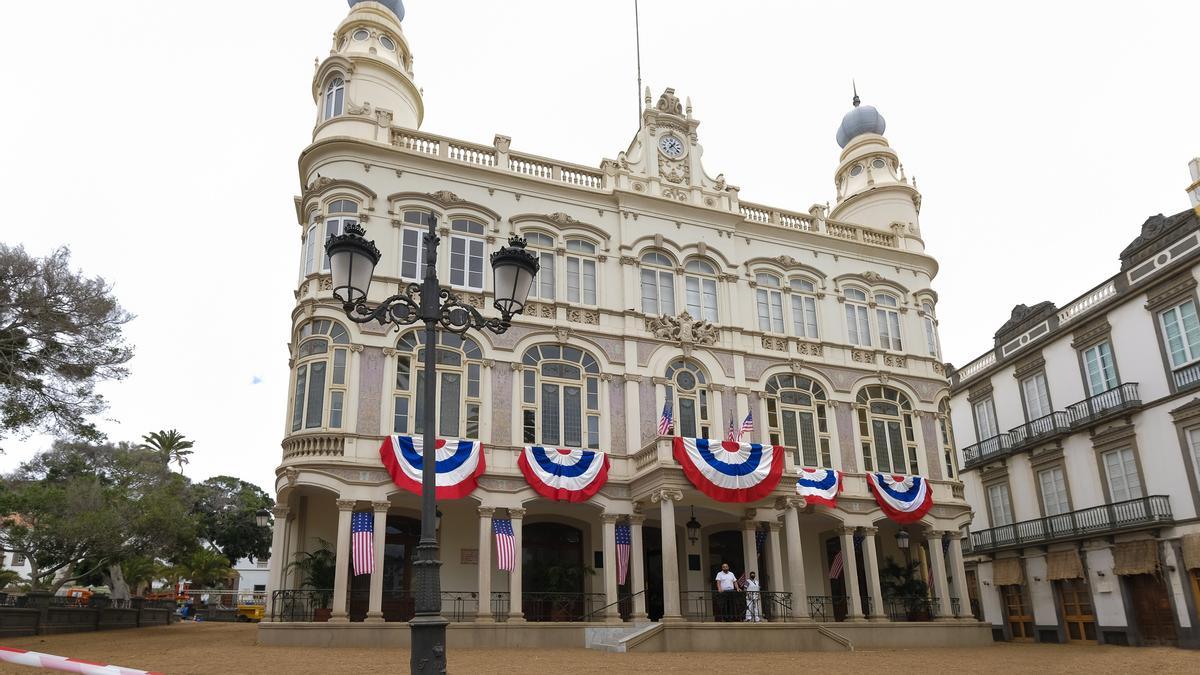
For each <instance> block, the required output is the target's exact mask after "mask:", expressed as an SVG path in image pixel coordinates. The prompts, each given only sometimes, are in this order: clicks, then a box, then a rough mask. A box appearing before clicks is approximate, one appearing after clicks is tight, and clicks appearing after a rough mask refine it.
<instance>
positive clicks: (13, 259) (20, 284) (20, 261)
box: [0, 244, 133, 442]
mask: <svg viewBox="0 0 1200 675" xmlns="http://www.w3.org/2000/svg"><path fill="white" fill-rule="evenodd" d="M70 258H71V254H70V251H69V250H68V249H67V248H65V247H64V248H59V249H57V250H55V251H53V252H52V253H50V255H48V256H46V257H45V258H37V257H34V256H31V255H29V254H28V253H27V252H26V251H25V249H24V248H22V247H20V246H17V247H10V246H7V245H4V244H0V437H3V436H4V435H7V434H20V435H25V434H29V433H32V432H35V431H45V432H50V433H58V434H63V435H70V436H76V437H79V438H82V439H85V440H90V441H93V442H97V441H99V440H101V439H102V438H103V434H102V433H100V431H99V430H98V429H97V428H96V426H95V424H94V423H93V422H92V421H90V420H89V419H88V418H90V417H92V416H94V415H97V414H99V413H101V412H103V411H104V410H105V409H106V408H107V403H106V402H105V401H104V398H103V397H102V396H100V394H98V393H96V384H97V383H98V382H100V381H103V380H114V379H116V380H119V379H121V378H123V377H125V376H126V375H128V373H129V371H128V369H127V368H126V367H125V364H126V363H128V362H129V359H131V358H132V357H133V349H132V348H131V347H130V346H128V345H127V344H126V343H125V339H124V336H123V334H122V329H123V328H124V326H125V324H126V323H128V322H129V321H130V320H132V318H133V316H132V315H131V314H129V313H128V312H126V311H125V310H124V309H122V308H121V306H120V304H118V303H117V300H116V298H115V297H113V294H112V287H111V286H110V285H109V284H108V283H107V282H105V281H104V279H101V278H100V277H94V278H88V277H85V276H84V275H83V273H82V272H79V271H74V270H72V269H71V267H70Z"/></svg>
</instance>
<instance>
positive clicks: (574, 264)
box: [566, 239, 597, 305]
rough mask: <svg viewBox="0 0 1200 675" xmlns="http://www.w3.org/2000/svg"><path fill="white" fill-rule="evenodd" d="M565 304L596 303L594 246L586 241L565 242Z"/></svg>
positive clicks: (571, 240)
mask: <svg viewBox="0 0 1200 675" xmlns="http://www.w3.org/2000/svg"><path fill="white" fill-rule="evenodd" d="M566 258H567V302H573V303H575V304H581V305H595V304H597V303H596V245H595V244H593V243H592V242H590V241H587V240H586V239H568V240H567V255H566Z"/></svg>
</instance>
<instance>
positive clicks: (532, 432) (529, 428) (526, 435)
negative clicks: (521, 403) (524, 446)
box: [521, 410, 537, 443]
mask: <svg viewBox="0 0 1200 675" xmlns="http://www.w3.org/2000/svg"><path fill="white" fill-rule="evenodd" d="M521 442H522V443H536V442H537V413H536V412H534V411H532V410H524V411H522V418H521Z"/></svg>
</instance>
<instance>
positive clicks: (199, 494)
mask: <svg viewBox="0 0 1200 675" xmlns="http://www.w3.org/2000/svg"><path fill="white" fill-rule="evenodd" d="M192 495H193V501H192V511H193V513H194V514H195V515H196V517H197V520H198V523H199V527H200V536H201V537H202V538H203V539H205V540H207V541H208V542H209V543H211V544H212V545H213V546H215V547H216V548H217V549H218V550H220V551H221V553H223V554H225V557H226V558H228V559H229V562H230V563H236V562H237V561H238V559H240V558H250V559H252V560H258V559H260V558H266V557H267V556H268V555H270V553H271V531H270V529H268V528H265V527H259V526H258V524H257V523H256V522H255V517H256V514H257V513H258V511H259V510H261V509H269V508H271V507H272V506H274V505H275V500H273V499H271V497H270V496H269V495H268V494H267V493H266V492H263V490H262V489H261V488H259V487H258V486H257V485H254V484H253V483H247V482H246V481H244V480H242V479H240V478H234V477H233V476H214V477H212V478H209V479H208V480H206V481H204V482H202V483H197V484H196V485H194V486H192Z"/></svg>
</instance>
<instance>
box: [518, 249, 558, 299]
mask: <svg viewBox="0 0 1200 675" xmlns="http://www.w3.org/2000/svg"><path fill="white" fill-rule="evenodd" d="M521 236H523V237H525V241H526V243H527V244H528V245H529V248H531V249H533V250H532V253H534V254H535V255H537V256H538V262H539V263H541V267H539V268H538V273H537V277H536V278H535V279H534V281H533V288H530V289H529V297H531V298H537V299H541V300H549V301H551V302H553V301H554V237H551V236H550V235H548V234H542V233H541V232H526V233H524V234H522V235H521Z"/></svg>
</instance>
